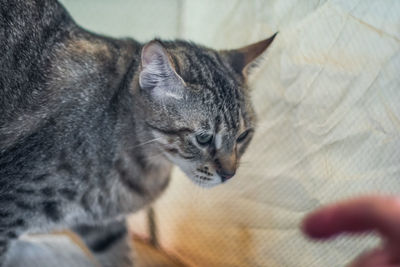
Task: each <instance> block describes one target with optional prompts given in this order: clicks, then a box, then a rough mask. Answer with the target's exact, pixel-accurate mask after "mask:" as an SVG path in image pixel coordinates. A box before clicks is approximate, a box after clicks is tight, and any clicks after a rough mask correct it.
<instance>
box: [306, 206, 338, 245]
mask: <svg viewBox="0 0 400 267" xmlns="http://www.w3.org/2000/svg"><path fill="white" fill-rule="evenodd" d="M332 217H333V216H332V212H330V210H319V211H316V212H313V213H311V214H309V215H307V216H306V217H305V218H304V219H303V221H302V223H301V230H302V232H303V233H304V234H305V235H306V236H308V237H310V238H313V239H323V238H328V237H330V236H332V235H333V234H334V233H332V231H331V224H332V219H333V218H332Z"/></svg>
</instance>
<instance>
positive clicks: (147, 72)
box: [139, 41, 185, 99]
mask: <svg viewBox="0 0 400 267" xmlns="http://www.w3.org/2000/svg"><path fill="white" fill-rule="evenodd" d="M139 85H140V87H141V88H142V89H144V90H148V91H149V92H150V94H151V95H152V96H153V97H155V98H157V99H166V98H171V97H172V98H175V99H181V98H182V97H183V88H184V85H185V82H184V81H183V79H182V78H181V77H180V76H179V75H178V74H177V73H176V71H175V69H174V67H173V66H172V64H171V61H170V58H169V55H168V52H167V51H166V50H165V48H164V47H163V46H162V44H161V43H160V42H159V41H151V42H149V43H148V44H146V45H145V46H144V47H143V49H142V54H141V71H140V74H139Z"/></svg>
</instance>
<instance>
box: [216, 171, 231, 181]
mask: <svg viewBox="0 0 400 267" xmlns="http://www.w3.org/2000/svg"><path fill="white" fill-rule="evenodd" d="M217 173H218V175H219V176H220V177H221V180H222V182H225V181H227V180H229V179H231V178H232V177H233V176H234V175H235V173H236V171H235V170H230V171H227V170H217Z"/></svg>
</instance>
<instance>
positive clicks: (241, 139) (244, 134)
mask: <svg viewBox="0 0 400 267" xmlns="http://www.w3.org/2000/svg"><path fill="white" fill-rule="evenodd" d="M249 133H250V130H247V131H244V132H243V133H242V134H241V135H239V137H238V138H237V139H236V142H238V143H240V142H243V141H244V139H246V137H247V136H248V135H249Z"/></svg>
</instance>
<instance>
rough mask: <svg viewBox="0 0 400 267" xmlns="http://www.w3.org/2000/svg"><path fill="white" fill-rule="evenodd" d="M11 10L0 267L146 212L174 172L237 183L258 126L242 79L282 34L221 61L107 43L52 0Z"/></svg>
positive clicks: (4, 64)
mask: <svg viewBox="0 0 400 267" xmlns="http://www.w3.org/2000/svg"><path fill="white" fill-rule="evenodd" d="M0 12H1V13H0V47H1V50H0V68H1V73H0V266H1V263H2V262H3V261H4V257H5V255H6V251H7V248H8V246H9V243H10V242H11V241H12V240H14V239H16V238H18V236H20V235H21V234H23V233H26V232H34V231H38V230H40V231H43V230H46V231H47V230H51V229H57V228H66V227H67V228H69V227H73V226H76V225H79V224H82V223H89V224H90V223H98V222H104V221H112V220H114V219H115V218H118V217H121V216H124V215H126V214H128V213H131V212H134V211H137V210H139V209H141V208H143V207H145V206H146V205H148V204H149V203H151V202H152V201H153V200H154V199H156V198H157V197H158V196H159V195H160V194H161V192H162V191H163V190H164V189H165V188H166V187H167V185H168V182H169V175H170V170H171V168H172V166H173V164H175V165H178V166H179V167H180V168H181V169H182V170H183V171H184V172H185V173H186V174H187V175H188V176H189V177H190V178H191V179H192V180H193V181H194V182H195V183H197V184H199V185H202V186H205V187H210V186H214V185H217V184H220V183H222V182H224V181H225V180H227V179H229V178H231V177H232V176H233V175H234V172H235V170H236V168H237V164H238V161H239V158H240V156H241V155H242V154H243V153H244V150H245V149H246V147H247V145H248V143H249V141H250V139H251V135H252V133H253V129H254V123H255V119H254V112H253V110H252V107H251V103H250V100H249V95H248V92H247V86H246V84H245V77H244V75H242V71H243V69H244V68H245V67H246V66H248V65H249V63H250V62H251V61H252V60H253V59H254V58H256V57H257V56H258V55H259V54H261V52H262V51H264V50H265V49H266V48H267V47H268V45H269V44H270V43H271V42H272V40H273V37H272V38H270V39H268V40H266V41H263V42H260V43H258V44H256V45H255V46H254V45H253V46H249V47H247V48H245V49H244V50H232V51H221V52H218V51H214V50H211V49H208V48H204V47H201V46H197V45H194V44H192V43H189V42H184V41H174V42H172V41H168V42H166V41H160V40H155V41H152V42H149V43H147V44H141V43H139V42H136V41H134V40H132V39H112V38H108V37H103V36H100V35H96V34H93V33H91V32H88V31H86V30H84V29H82V28H81V27H79V26H78V25H76V24H75V22H74V21H73V20H72V18H71V17H70V16H69V14H68V13H67V11H66V10H65V9H64V8H63V7H62V6H61V5H60V4H59V3H58V2H56V1H51V0H42V1H39V0H14V1H12V0H1V1H0ZM240 138H242V139H240ZM239 141H240V142H239Z"/></svg>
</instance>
